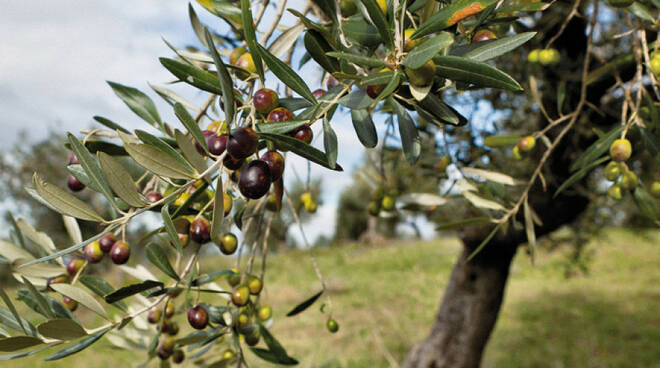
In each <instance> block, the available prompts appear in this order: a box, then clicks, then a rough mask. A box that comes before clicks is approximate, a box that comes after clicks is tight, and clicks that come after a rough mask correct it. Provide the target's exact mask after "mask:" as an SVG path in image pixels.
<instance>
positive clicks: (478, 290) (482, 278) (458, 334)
mask: <svg viewBox="0 0 660 368" xmlns="http://www.w3.org/2000/svg"><path fill="white" fill-rule="evenodd" d="M476 245H478V244H476ZM474 246H475V245H474V244H472V245H467V244H466V245H465V246H464V247H463V251H462V253H461V255H460V257H459V258H458V260H457V262H456V265H455V266H454V269H453V271H452V273H451V278H450V281H449V286H448V287H447V289H446V291H445V296H444V298H443V301H442V305H441V306H440V310H439V311H438V314H437V316H436V319H435V324H434V325H433V329H432V330H431V333H430V335H429V337H428V338H427V339H426V340H424V341H423V342H422V343H421V344H419V345H417V346H416V347H415V348H414V349H413V350H412V351H411V352H410V353H409V355H408V358H407V359H406V361H405V363H404V364H403V367H429V368H430V367H434V368H445V367H446V368H449V367H451V368H457V367H464V368H467V367H478V366H479V363H480V362H481V355H482V353H483V349H484V347H485V346H486V342H487V341H488V338H489V336H490V333H491V331H492V329H493V326H494V325H495V321H496V320H497V316H498V314H499V311H500V306H501V304H502V298H503V295H504V289H505V285H506V281H507V278H508V276H509V266H510V264H511V260H512V259H513V257H514V255H515V252H516V246H512V245H508V246H507V245H505V246H504V249H502V248H500V247H498V251H497V252H494V251H488V252H482V253H480V254H479V255H477V257H475V258H474V259H472V260H470V261H469V262H468V261H467V258H468V256H469V255H470V253H471V251H472V249H474ZM493 248H494V247H492V248H490V249H493Z"/></svg>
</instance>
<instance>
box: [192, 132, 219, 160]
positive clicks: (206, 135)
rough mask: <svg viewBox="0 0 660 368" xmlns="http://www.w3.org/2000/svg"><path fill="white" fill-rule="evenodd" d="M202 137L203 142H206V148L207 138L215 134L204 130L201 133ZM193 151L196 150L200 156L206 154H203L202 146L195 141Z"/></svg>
mask: <svg viewBox="0 0 660 368" xmlns="http://www.w3.org/2000/svg"><path fill="white" fill-rule="evenodd" d="M202 135H203V136H204V141H206V145H207V146H208V139H209V137H211V136H214V135H215V132H214V131H212V130H205V131H203V132H202ZM195 149H197V152H199V154H200V155H204V154H206V152H204V148H202V145H201V144H200V143H199V142H197V140H195Z"/></svg>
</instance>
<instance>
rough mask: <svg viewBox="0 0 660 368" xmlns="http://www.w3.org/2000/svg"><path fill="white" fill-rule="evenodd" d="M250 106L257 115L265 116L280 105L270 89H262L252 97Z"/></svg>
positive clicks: (274, 93)
mask: <svg viewBox="0 0 660 368" xmlns="http://www.w3.org/2000/svg"><path fill="white" fill-rule="evenodd" d="M252 104H253V105H254V108H255V110H257V112H258V113H260V114H264V115H265V114H268V113H269V112H270V111H271V110H273V109H274V108H276V107H277V106H279V105H280V99H279V97H278V96H277V93H276V92H275V91H273V90H272V89H268V88H262V89H260V90H258V91H257V92H255V93H254V95H253V96H252Z"/></svg>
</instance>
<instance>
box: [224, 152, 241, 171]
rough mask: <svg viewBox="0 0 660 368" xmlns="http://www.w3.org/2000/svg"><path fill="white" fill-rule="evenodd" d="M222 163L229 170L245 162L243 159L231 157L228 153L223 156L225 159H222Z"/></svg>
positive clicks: (239, 166)
mask: <svg viewBox="0 0 660 368" xmlns="http://www.w3.org/2000/svg"><path fill="white" fill-rule="evenodd" d="M222 163H223V165H225V167H226V168H227V169H229V170H238V169H240V168H241V166H243V164H244V163H245V159H244V158H241V159H238V158H233V157H231V156H230V155H227V156H225V159H224V160H223V161H222Z"/></svg>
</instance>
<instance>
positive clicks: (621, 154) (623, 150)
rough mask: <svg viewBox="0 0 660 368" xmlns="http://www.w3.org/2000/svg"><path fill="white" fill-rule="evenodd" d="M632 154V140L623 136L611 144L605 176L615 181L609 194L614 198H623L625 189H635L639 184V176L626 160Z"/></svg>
mask: <svg viewBox="0 0 660 368" xmlns="http://www.w3.org/2000/svg"><path fill="white" fill-rule="evenodd" d="M630 155H632V145H631V144H630V141H629V140H627V139H625V138H621V139H617V140H615V141H614V142H612V145H611V146H610V157H611V158H612V161H610V162H609V163H608V164H607V166H605V170H604V172H603V176H604V177H605V179H607V180H608V181H611V182H614V184H612V185H611V186H610V187H609V188H608V189H607V195H608V196H609V197H610V198H612V199H614V200H617V201H618V200H621V199H622V198H623V191H624V190H628V191H629V190H633V189H635V188H637V185H638V184H639V178H637V174H635V173H634V172H633V171H632V170H630V169H629V168H628V165H626V164H625V161H626V160H628V159H629V158H630Z"/></svg>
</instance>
